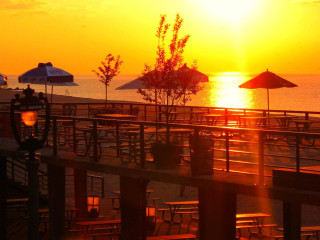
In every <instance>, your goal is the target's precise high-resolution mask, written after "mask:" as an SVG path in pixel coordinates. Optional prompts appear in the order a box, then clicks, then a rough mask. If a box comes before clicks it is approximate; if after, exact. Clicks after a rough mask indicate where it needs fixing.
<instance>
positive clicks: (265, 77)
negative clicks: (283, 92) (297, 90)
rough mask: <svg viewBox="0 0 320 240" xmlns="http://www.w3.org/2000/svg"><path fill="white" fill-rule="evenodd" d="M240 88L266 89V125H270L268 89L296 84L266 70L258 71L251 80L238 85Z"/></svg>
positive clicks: (289, 86) (290, 86) (294, 85)
mask: <svg viewBox="0 0 320 240" xmlns="http://www.w3.org/2000/svg"><path fill="white" fill-rule="evenodd" d="M239 87H240V88H248V89H256V88H265V89H267V101H268V126H270V116H269V89H274V88H283V87H287V88H292V87H297V85H296V84H294V83H292V82H289V81H288V80H285V79H284V78H282V77H279V76H278V75H276V74H274V73H272V72H269V70H268V69H267V71H265V72H263V73H260V74H259V75H258V76H256V77H254V78H252V79H251V80H249V81H247V82H245V83H243V84H241V85H239Z"/></svg>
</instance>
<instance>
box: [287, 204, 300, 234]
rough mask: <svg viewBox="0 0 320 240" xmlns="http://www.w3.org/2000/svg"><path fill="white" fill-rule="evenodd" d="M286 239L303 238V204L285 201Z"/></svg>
mask: <svg viewBox="0 0 320 240" xmlns="http://www.w3.org/2000/svg"><path fill="white" fill-rule="evenodd" d="M283 227H284V239H290V240H300V239H301V204H300V203H296V202H285V201H284V202H283Z"/></svg>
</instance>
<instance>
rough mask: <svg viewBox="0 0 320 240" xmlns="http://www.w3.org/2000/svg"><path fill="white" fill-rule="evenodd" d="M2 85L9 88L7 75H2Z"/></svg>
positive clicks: (0, 82) (0, 74)
mask: <svg viewBox="0 0 320 240" xmlns="http://www.w3.org/2000/svg"><path fill="white" fill-rule="evenodd" d="M0 85H1V86H7V85H8V78H7V76H6V75H4V74H2V73H0Z"/></svg>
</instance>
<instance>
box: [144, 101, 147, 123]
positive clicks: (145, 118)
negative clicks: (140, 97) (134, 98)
mask: <svg viewBox="0 0 320 240" xmlns="http://www.w3.org/2000/svg"><path fill="white" fill-rule="evenodd" d="M144 121H147V104H145V105H144Z"/></svg>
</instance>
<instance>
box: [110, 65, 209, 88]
mask: <svg viewBox="0 0 320 240" xmlns="http://www.w3.org/2000/svg"><path fill="white" fill-rule="evenodd" d="M189 71H190V74H192V79H196V80H199V81H200V82H208V81H209V78H208V76H207V75H205V74H204V73H201V72H199V71H197V70H194V69H191V68H189V67H187V65H186V64H185V65H183V67H181V68H179V69H178V70H176V72H179V73H181V72H182V73H188V72H189ZM147 74H151V75H154V74H156V71H155V70H153V71H151V72H149V73H147ZM139 88H141V89H145V88H146V87H145V86H144V84H143V81H142V80H141V77H139V78H137V79H135V80H132V81H130V82H128V83H126V84H123V85H122V86H120V87H117V88H116V90H128V89H139Z"/></svg>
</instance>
